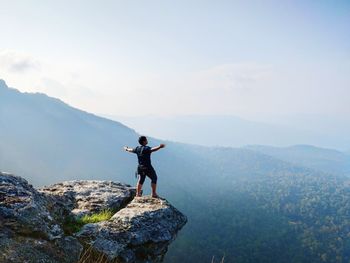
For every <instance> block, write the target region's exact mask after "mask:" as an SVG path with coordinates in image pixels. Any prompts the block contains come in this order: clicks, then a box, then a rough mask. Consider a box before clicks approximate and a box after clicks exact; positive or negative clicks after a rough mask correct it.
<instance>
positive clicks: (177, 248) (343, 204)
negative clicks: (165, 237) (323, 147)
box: [166, 158, 350, 263]
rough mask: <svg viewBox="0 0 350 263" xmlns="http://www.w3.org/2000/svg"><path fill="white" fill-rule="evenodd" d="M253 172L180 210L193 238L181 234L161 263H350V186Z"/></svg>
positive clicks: (313, 175)
mask: <svg viewBox="0 0 350 263" xmlns="http://www.w3.org/2000/svg"><path fill="white" fill-rule="evenodd" d="M219 160H220V158H219ZM232 162H233V164H234V163H235V162H239V163H241V164H242V163H245V162H244V161H243V162H242V160H241V159H240V161H238V159H237V158H236V159H235V161H232ZM253 164H254V163H253V162H252V165H253ZM253 166H254V165H253ZM256 168H257V170H256V172H257V173H254V167H250V169H249V171H250V172H251V176H249V177H248V176H245V177H242V176H239V175H238V174H237V173H234V172H233V173H232V176H231V177H228V176H225V179H224V180H222V185H221V187H220V188H219V187H213V188H211V189H208V191H207V192H206V193H204V192H203V193H202V194H201V195H199V196H198V199H197V200H196V202H197V203H196V205H195V206H191V207H187V209H186V206H185V207H184V208H183V209H184V210H186V213H188V214H190V218H192V221H191V222H190V224H191V225H190V226H188V228H190V229H191V231H187V232H183V233H180V236H179V238H178V240H177V241H176V242H175V243H174V245H173V246H172V247H171V249H170V251H169V253H168V255H167V261H166V262H178V261H179V260H181V261H183V262H193V261H195V259H196V258H201V259H205V260H204V262H210V260H211V259H212V257H213V256H215V258H216V259H217V261H215V262H220V259H221V258H222V257H223V256H225V262H242V263H243V262H273V261H274V262H276V261H275V260H274V259H276V258H278V262H348V261H349V260H350V235H349V232H350V217H349V215H350V187H349V183H350V180H349V179H348V178H346V177H340V176H334V175H331V174H325V173H321V172H316V171H313V170H310V169H306V168H298V167H295V166H291V165H289V164H288V163H284V167H283V165H282V164H281V163H279V164H277V163H276V167H274V168H273V167H271V170H270V171H265V173H264V174H260V170H259V169H260V168H259V165H257V167H256ZM217 178H218V180H220V177H217ZM192 203H194V202H193V200H192ZM182 250H186V251H190V253H189V254H187V255H185V254H181V251H182ZM179 254H181V258H179Z"/></svg>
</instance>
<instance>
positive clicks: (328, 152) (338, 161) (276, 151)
mask: <svg viewBox="0 0 350 263" xmlns="http://www.w3.org/2000/svg"><path fill="white" fill-rule="evenodd" d="M245 148H246V149H250V150H254V151H257V152H260V153H263V154H267V155H270V156H272V157H275V158H278V159H280V160H283V161H286V162H289V163H293V164H295V165H300V166H305V167H308V168H312V169H316V170H319V171H323V172H328V173H335V174H340V175H346V176H349V177H350V155H348V154H347V153H345V152H341V151H337V150H333V149H327V148H320V147H315V146H312V145H293V146H290V147H272V146H265V145H248V146H246V147H245Z"/></svg>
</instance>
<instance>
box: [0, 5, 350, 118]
mask: <svg viewBox="0 0 350 263" xmlns="http://www.w3.org/2000/svg"><path fill="white" fill-rule="evenodd" d="M0 6H1V8H0V78H2V79H4V80H5V81H6V82H7V84H8V85H9V86H12V87H15V88H18V89H19V90H21V91H39V92H44V93H47V94H48V95H51V96H54V97H58V98H60V99H62V100H64V101H66V102H68V103H69V104H71V105H73V106H76V107H78V108H82V109H84V110H88V111H91V112H94V113H101V114H110V115H113V114H115V115H145V114H155V115H173V114H233V115H238V116H241V117H247V116H250V117H251V116H255V115H259V114H267V115H268V114H276V113H278V114H294V113H313V114H324V113H327V114H330V115H338V116H350V1H316V0H315V1H304V0H303V1H243V0H242V1H233V0H231V1H220V0H215V1H214V0H213V1H203V0H201V1H191V0H186V1H179V0H176V1H167V0H159V1H154V0H147V1H146V0H139V1H134V0H124V1H97V0H96V1H87V0H84V1H76V0H74V1H72V0H71V1H62V0H60V1H48V0H42V1H40V0H33V1H30V0H23V1H16V0H9V1H2V0H0Z"/></svg>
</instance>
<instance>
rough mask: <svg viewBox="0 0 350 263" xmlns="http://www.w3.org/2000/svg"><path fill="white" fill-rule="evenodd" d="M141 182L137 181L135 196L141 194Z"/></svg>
mask: <svg viewBox="0 0 350 263" xmlns="http://www.w3.org/2000/svg"><path fill="white" fill-rule="evenodd" d="M141 191H142V184H140V182H138V183H137V186H136V196H137V197H140V196H142V193H141Z"/></svg>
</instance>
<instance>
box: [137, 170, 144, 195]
mask: <svg viewBox="0 0 350 263" xmlns="http://www.w3.org/2000/svg"><path fill="white" fill-rule="evenodd" d="M145 179H146V175H145V174H139V180H138V182H137V186H136V196H137V197H140V196H142V185H143V182H144V181H145Z"/></svg>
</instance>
